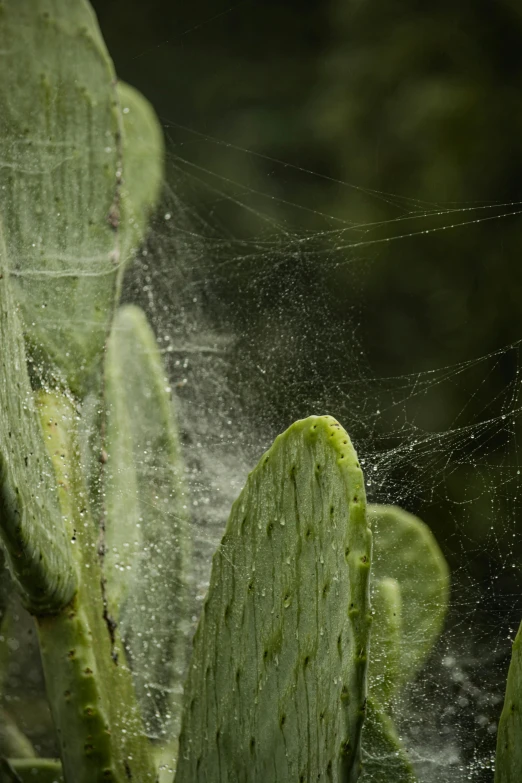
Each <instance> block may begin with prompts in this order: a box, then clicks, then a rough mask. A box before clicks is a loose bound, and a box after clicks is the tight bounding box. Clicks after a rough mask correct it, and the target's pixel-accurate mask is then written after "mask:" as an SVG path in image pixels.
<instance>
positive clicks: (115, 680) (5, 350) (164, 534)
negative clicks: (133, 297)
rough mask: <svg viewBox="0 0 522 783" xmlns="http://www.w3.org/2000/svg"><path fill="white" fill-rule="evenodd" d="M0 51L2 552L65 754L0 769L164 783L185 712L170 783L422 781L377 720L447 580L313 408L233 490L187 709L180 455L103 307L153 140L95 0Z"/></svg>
mask: <svg viewBox="0 0 522 783" xmlns="http://www.w3.org/2000/svg"><path fill="white" fill-rule="evenodd" d="M0 51H1V52H2V63H3V66H4V68H3V72H2V76H1V78H0V131H1V132H0V154H1V156H2V161H3V162H4V164H5V165H3V166H2V168H1V169H0V176H1V187H0V345H1V346H2V351H1V355H0V541H1V544H2V547H3V550H4V552H5V557H6V562H7V566H8V568H9V571H10V574H11V576H12V577H13V582H14V585H15V586H16V588H17V590H18V592H19V594H20V595H21V597H22V599H23V602H24V604H25V606H26V607H27V608H28V609H29V611H31V612H32V613H33V614H34V615H35V618H36V624H37V628H38V636H39V641H40V648H41V654H42V660H43V666H44V671H45V676H46V685H47V693H48V698H49V702H50V706H51V711H52V714H53V720H54V723H55V727H56V730H57V734H58V738H59V742H60V753H61V760H60V762H57V761H55V760H50V759H34V758H31V759H24V758H21V756H24V755H28V754H29V753H31V752H32V749H31V748H30V747H29V746H28V745H27V744H26V743H25V742H24V739H25V738H24V737H23V735H22V734H20V732H19V731H18V729H17V728H16V726H15V725H14V724H13V725H10V727H9V731H10V737H11V740H12V739H13V738H14V739H15V740H16V742H15V743H14V744H11V746H10V749H8V750H6V751H5V752H7V753H9V754H10V755H12V756H13V757H12V758H10V759H5V758H0V773H1V779H2V780H3V779H5V780H7V781H11V780H14V781H26V780H42V783H48V781H49V780H51V779H52V780H55V779H56V780H60V779H61V778H62V776H63V779H64V780H65V781H67V783H91V782H92V781H94V782H95V781H102V780H103V781H110V780H112V781H113V783H124V782H125V781H128V780H129V779H133V780H135V781H139V782H140V783H146V782H147V781H156V780H157V776H158V769H157V768H158V765H159V763H162V762H164V761H166V760H167V761H168V763H169V765H170V766H172V767H174V766H175V762H176V759H175V758H174V756H175V753H176V746H177V733H178V728H179V726H180V724H181V734H180V737H179V743H180V750H179V757H178V759H177V769H176V778H175V779H176V781H177V783H196V781H199V780H205V781H207V783H212V782H213V781H216V783H218V781H219V783H224V782H225V781H237V780H249V781H254V782H255V781H263V783H270V781H273V783H276V781H281V782H282V781H285V783H286V781H291V780H296V781H301V780H302V781H305V780H306V781H308V780H315V779H317V778H318V777H324V776H326V779H327V780H331V781H339V783H341V782H342V783H355V782H356V781H357V780H358V779H359V780H360V781H365V782H366V783H381V781H382V783H384V782H385V781H386V783H412V782H413V781H414V774H413V771H412V768H411V765H410V763H409V761H408V758H407V755H406V753H405V751H404V749H403V748H402V746H401V743H400V741H399V738H398V736H397V732H396V730H395V727H394V724H393V721H392V717H391V713H392V712H393V709H394V705H395V703H396V699H397V696H398V694H399V693H400V689H401V688H402V687H403V686H404V685H405V684H406V682H407V681H408V679H410V678H411V677H413V676H414V675H415V673H416V672H417V671H418V670H419V669H420V667H421V666H422V664H423V662H424V661H425V659H426V656H427V655H428V653H429V651H430V649H431V647H432V646H433V643H434V641H435V639H436V637H437V635H438V633H439V632H440V628H441V625H442V621H443V617H444V613H445V609H446V605H447V600H448V575H447V568H446V566H445V563H444V560H443V558H442V556H441V554H440V552H439V550H438V548H437V546H436V544H435V542H434V539H433V537H432V536H431V534H430V533H429V531H428V530H427V528H425V526H423V524H422V523H421V522H419V520H416V519H415V518H414V517H411V515H408V514H406V513H405V512H402V511H400V510H398V509H392V508H387V507H374V508H370V512H369V515H368V518H367V516H366V512H365V493H364V483H363V476H362V472H361V470H360V467H359V463H358V461H357V457H356V454H355V451H354V450H353V447H352V445H351V443H350V440H349V438H348V435H347V434H346V433H345V432H344V430H343V429H342V427H341V426H340V425H339V424H338V423H337V422H336V421H335V419H332V418H331V417H329V416H321V417H318V416H314V417H310V418H309V419H305V420H303V421H300V422H297V423H296V424H294V425H293V426H292V427H290V428H289V429H288V430H287V431H286V432H285V433H284V434H283V435H281V436H279V437H278V438H277V439H276V441H275V443H274V445H273V446H272V447H271V449H270V450H269V451H268V452H267V453H266V454H265V456H264V457H263V458H262V459H261V462H260V463H259V465H258V466H257V468H255V470H254V471H253V472H252V473H251V475H250V476H249V478H248V481H247V484H246V486H245V489H244V490H243V492H242V494H241V495H240V497H239V499H238V500H237V501H236V503H235V504H234V506H233V509H232V512H231V516H230V519H229V522H228V525H227V529H226V532H225V535H224V537H223V540H222V542H221V545H220V547H219V548H218V551H217V552H216V554H215V556H214V561H213V568H212V577H211V585H210V590H209V594H208V597H207V599H206V602H205V607H204V611H203V615H202V617H201V620H200V624H199V627H198V630H197V632H196V636H195V638H194V646H193V653H192V660H191V665H190V667H189V674H188V678H187V682H186V687H185V692H184V696H183V704H181V677H182V672H183V669H184V664H185V652H186V646H187V645H186V641H187V619H188V618H187V614H188V611H189V607H188V603H187V600H188V591H189V588H190V585H189V579H188V572H189V557H190V546H189V542H190V528H189V520H188V516H187V513H186V509H185V506H187V505H188V504H187V503H186V497H185V489H184V486H183V476H182V474H183V467H182V460H181V456H180V444H179V442H178V436H177V431H176V423H175V416H174V413H173V409H172V401H171V399H170V392H169V391H168V390H167V389H166V388H165V385H166V382H165V374H164V370H163V367H162V365H161V360H160V356H159V351H158V348H157V346H156V343H155V341H154V338H153V335H152V332H151V330H150V327H149V326H148V325H147V323H146V320H145V317H144V315H143V314H142V313H141V312H140V311H139V310H138V309H137V308H134V307H128V306H127V307H124V308H122V309H121V310H117V303H118V298H119V294H120V288H121V281H122V274H123V271H124V268H125V265H126V263H127V261H128V260H129V259H130V258H131V257H132V254H133V252H134V250H135V248H136V247H137V246H138V245H139V243H140V242H141V241H142V239H143V236H144V233H145V231H146V227H147V222H148V218H149V214H150V211H151V209H152V207H153V206H154V204H155V203H156V201H157V199H158V195H159V191H160V187H161V178H162V168H163V141H162V136H161V131H160V128H159V125H158V122H157V120H156V118H155V115H154V113H153V111H152V109H151V107H150V106H149V104H148V103H147V102H146V101H145V100H144V99H143V98H142V96H140V95H139V94H138V93H136V91H135V90H133V89H132V88H131V87H129V86H127V85H124V84H118V83H117V81H116V79H115V75H114V70H113V66H112V63H111V60H110V57H109V55H108V53H107V51H106V49H105V46H104V43H103V41H102V38H101V35H100V32H99V30H98V27H97V24H96V21H95V17H94V15H93V13H92V10H91V9H90V6H89V5H88V3H87V0H0ZM13 96H16V100H15V99H14V97H13ZM109 335H110V337H109ZM26 351H27V354H26ZM103 373H104V374H103ZM368 521H370V522H371V526H372V527H373V531H374V538H375V560H374V566H373V580H374V585H373V588H372V598H373V602H374V622H373V625H374V631H373V639H372V644H371V648H370V650H371V652H372V657H371V658H370V663H369V670H368V672H369V680H368V686H367V669H368V650H369V639H370V626H371V616H370V603H369V589H370V588H369V585H370V581H369V580H370V557H371V533H370V529H369V527H368ZM138 525H139V527H138ZM167 525H168V529H167ZM126 544H129V545H130V546H126ZM127 566H128V567H127ZM0 568H1V564H0ZM122 569H123V570H122ZM3 595H4V593H3V592H2V589H1V587H0V614H2V613H3V610H4V604H5V601H4V599H3ZM122 637H123V640H124V642H125V645H124V644H123V642H122ZM158 640H161V642H160V643H159V642H158ZM151 642H154V643H153V644H151ZM158 645H159V646H158ZM517 649H518V648H517ZM515 652H516V650H515V651H514V654H515ZM126 656H127V657H126ZM514 666H515V668H514V671H515V672H516V671H518V670H517V669H516V665H515V664H514ZM131 669H132V671H131ZM516 676H518V675H515V674H513V676H511V674H510V678H511V679H510V683H513V682H514V681H515V680H516ZM153 686H159V690H158V691H157V693H158V694H159V699H155V698H151V696H150V694H151V689H152V687H153ZM509 688H511V690H513V688H514V686H512V685H510V684H508V689H509ZM367 690H368V700H367ZM181 707H183V714H182V716H181ZM365 715H366V718H367V719H366V722H365V723H364V728H363V722H364V717H365ZM512 717H513V714H512V713H510V714H509V715H508V718H506V720H504V719H503V720H504V723H501V730H502V731H504V728H505V731H504V734H506V736H508V735H509V737H511V736H512V734H513V732H519V731H520V729H519V727H518V724H517V725H516V726H514V728H513V729H511V728H510V726H511V724H512V723H513V721H512ZM510 721H511V723H510ZM145 725H146V727H147V730H148V733H149V734H153V735H154V736H155V737H156V738H159V739H160V740H161V744H160V746H159V751H158V750H157V747H156V748H153V747H151V743H149V741H148V738H147V737H146V736H145V734H146V732H145ZM167 732H169V736H168V737H167V736H166V733H167ZM510 732H511V734H510ZM517 736H518V735H517ZM361 738H362V739H361ZM510 742H511V740H509V742H508V746H509V743H510ZM515 744H516V743H515ZM361 745H362V750H361ZM508 750H509V747H508V749H507V750H504V751H503V757H504V758H505V757H506V755H507V752H508ZM499 753H500V751H499ZM155 757H156V758H155ZM361 758H362V763H363V768H361ZM517 763H518V761H517ZM361 769H362V774H361ZM499 780H500V783H511V779H509V778H501V779H500V778H499Z"/></svg>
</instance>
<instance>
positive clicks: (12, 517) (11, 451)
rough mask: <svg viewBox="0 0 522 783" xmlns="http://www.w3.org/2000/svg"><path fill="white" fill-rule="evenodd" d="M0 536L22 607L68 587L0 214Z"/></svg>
mask: <svg viewBox="0 0 522 783" xmlns="http://www.w3.org/2000/svg"><path fill="white" fill-rule="evenodd" d="M0 346H1V351H0V541H1V543H2V544H3V546H4V548H5V552H6V556H7V560H8V565H9V570H10V571H11V574H12V576H13V578H14V579H15V581H16V583H17V585H18V588H19V591H20V594H21V596H22V599H23V601H24V604H25V605H26V607H27V608H28V609H29V610H30V611H32V612H34V613H42V612H52V611H56V610H57V609H60V608H61V607H62V606H64V605H65V604H67V603H68V602H69V601H70V600H71V598H72V596H73V594H74V591H75V589H76V576H75V572H74V567H73V560H72V555H71V552H70V546H69V541H68V537H67V533H66V529H65V525H64V523H63V520H62V516H61V512H60V508H59V505H58V499H57V495H56V485H55V480H54V475H53V470H52V466H51V463H50V460H49V458H48V456H47V453H46V451H45V446H44V441H43V437H42V431H41V428H40V422H39V420H38V416H37V413H36V410H35V406H34V401H33V395H32V391H31V387H30V384H29V377H28V375H27V370H26V358H25V350H24V344H23V337H22V331H21V326H20V322H19V319H18V314H17V312H16V306H15V303H14V301H13V297H12V292H11V289H10V287H9V280H8V275H7V251H6V246H5V242H4V241H3V236H2V224H1V220H0Z"/></svg>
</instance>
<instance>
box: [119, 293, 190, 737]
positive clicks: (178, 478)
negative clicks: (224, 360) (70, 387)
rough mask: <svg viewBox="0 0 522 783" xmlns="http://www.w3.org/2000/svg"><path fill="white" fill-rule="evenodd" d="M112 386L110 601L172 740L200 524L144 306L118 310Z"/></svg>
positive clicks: (141, 685)
mask: <svg viewBox="0 0 522 783" xmlns="http://www.w3.org/2000/svg"><path fill="white" fill-rule="evenodd" d="M105 389H106V402H107V439H106V449H107V455H108V461H107V476H106V492H105V498H106V511H107V514H106V524H105V558H104V570H105V575H106V579H107V583H106V584H107V599H108V602H109V608H110V612H111V614H112V615H113V617H114V619H116V620H117V621H118V622H119V624H120V628H121V633H122V635H123V638H124V640H125V644H126V649H127V652H128V654H129V656H130V660H131V662H132V668H133V672H134V680H135V684H136V690H137V694H138V698H139V700H140V704H141V705H142V709H143V712H144V717H145V719H146V722H147V725H148V730H149V733H152V734H153V735H154V736H156V737H157V738H161V739H165V736H166V737H169V736H170V735H173V736H177V735H178V733H179V727H180V718H181V692H182V682H183V678H184V675H185V669H186V659H187V653H188V632H189V627H188V617H187V615H188V613H189V609H188V602H189V586H188V582H189V570H190V551H191V546H190V527H189V519H188V513H187V506H188V499H187V495H186V490H185V485H184V465H183V462H182V459H181V449H180V443H179V438H178V433H177V426H176V420H175V412H174V408H173V401H172V393H171V390H170V387H169V382H168V379H167V377H166V374H165V369H164V367H163V363H162V360H161V356H160V353H159V349H158V346H157V344H156V340H155V338H154V334H153V332H152V329H151V328H150V326H149V325H148V323H147V320H146V318H145V315H144V313H143V312H142V311H141V310H140V309H139V308H137V307H131V306H127V307H122V308H121V309H120V310H119V311H118V312H117V315H116V318H115V321H114V325H113V329H112V333H111V337H110V340H109V345H108V351H107V357H106V362H105ZM167 716H168V717H167Z"/></svg>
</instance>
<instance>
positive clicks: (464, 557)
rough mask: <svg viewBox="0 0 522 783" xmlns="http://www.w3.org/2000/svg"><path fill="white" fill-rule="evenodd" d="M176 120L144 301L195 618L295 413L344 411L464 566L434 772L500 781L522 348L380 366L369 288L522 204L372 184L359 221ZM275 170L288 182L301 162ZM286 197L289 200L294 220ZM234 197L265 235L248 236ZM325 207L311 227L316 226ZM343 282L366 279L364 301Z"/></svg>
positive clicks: (361, 450) (436, 711)
mask: <svg viewBox="0 0 522 783" xmlns="http://www.w3.org/2000/svg"><path fill="white" fill-rule="evenodd" d="M165 130H166V132H167V134H169V135H170V147H169V150H170V151H169V161H168V167H169V171H170V175H169V182H170V183H173V184H171V186H170V189H169V190H168V192H167V193H166V195H165V198H164V201H163V204H162V207H161V210H160V212H159V214H158V216H157V219H156V221H155V224H154V227H153V231H152V233H151V236H150V238H149V241H148V243H147V245H146V247H144V248H143V249H142V250H141V251H140V254H139V256H138V258H137V260H136V263H135V265H134V267H133V270H132V272H131V273H130V275H129V276H128V278H127V281H126V287H125V292H124V296H125V298H126V299H127V300H131V301H134V302H138V303H139V304H141V305H142V306H143V307H144V308H145V310H146V311H147V314H148V316H149V318H150V319H151V321H152V323H153V325H154V329H155V332H156V335H157V338H158V341H159V344H160V347H161V351H162V353H163V356H164V359H165V362H166V366H167V368H168V373H169V378H170V384H171V387H172V389H173V390H174V392H175V399H176V402H177V406H178V418H179V423H180V428H181V432H182V438H183V447H184V459H185V462H186V471H187V476H188V481H189V489H190V500H189V505H190V512H191V517H192V520H193V525H194V549H195V564H194V570H195V577H196V588H195V590H194V593H195V595H194V613H193V616H192V621H193V623H194V624H195V623H196V621H197V617H198V610H199V607H201V603H202V600H203V597H204V595H205V592H206V588H207V586H208V580H209V574H210V566H211V556H212V553H213V551H214V550H215V548H216V546H217V545H218V543H219V540H220V536H221V534H222V531H223V528H224V525H225V522H226V519H227V516H228V513H229V510H230V506H231V504H232V502H233V500H234V499H235V498H236V497H237V495H238V494H239V492H240V490H241V487H242V486H243V483H244V481H245V478H246V476H247V473H248V471H249V470H251V469H252V468H253V467H254V466H255V464H256V463H257V461H258V459H259V458H260V456H261V454H262V453H263V451H264V450H265V449H266V448H267V447H268V446H269V445H270V443H271V441H272V440H273V438H274V436H275V435H276V434H277V433H279V432H281V431H282V430H283V429H285V428H286V427H287V426H288V425H289V424H290V423H291V422H292V421H293V420H294V419H296V418H300V417H303V416H306V415H309V414H311V413H325V412H328V413H330V414H333V415H334V416H336V417H337V418H338V419H339V420H340V421H341V423H342V424H343V426H345V428H346V429H347V430H348V431H349V433H350V435H351V437H352V439H353V441H354V443H355V446H356V448H357V451H358V454H359V457H360V461H361V464H362V466H363V468H364V471H365V476H366V486H367V493H368V497H369V500H370V501H371V502H378V503H391V504H397V505H400V506H402V507H403V508H405V509H407V510H409V511H412V512H414V513H416V514H417V515H418V516H420V517H421V518H422V519H424V520H425V521H426V522H427V523H428V524H429V525H430V527H431V528H432V530H433V531H434V533H435V535H436V537H437V540H438V542H439V544H440V546H441V547H442V549H443V551H444V554H445V555H446V557H447V559H448V562H449V564H450V568H451V584H452V591H451V607H450V611H449V616H448V619H447V622H446V626H445V631H444V633H443V635H442V637H441V639H440V641H439V643H438V645H437V646H436V649H435V650H434V652H433V653H432V655H431V656H430V659H429V662H428V664H427V665H426V666H425V668H424V669H423V671H422V672H421V674H420V676H419V677H418V678H417V680H416V681H415V682H414V683H412V684H411V685H410V686H409V687H408V688H407V689H406V692H405V693H404V695H403V697H402V699H401V703H400V705H399V707H398V720H399V725H400V732H401V736H402V738H403V740H404V743H405V745H406V747H407V748H408V750H409V752H410V755H411V758H412V759H413V760H414V762H415V765H416V768H417V771H418V773H419V779H420V781H425V782H426V783H430V781H435V780H443V781H445V782H446V781H447V782H448V783H450V782H451V781H464V780H473V781H491V780H492V768H493V766H492V765H493V760H494V749H495V739H496V734H495V733H496V725H497V721H498V718H499V715H500V710H501V706H502V702H503V694H504V687H505V678H506V674H507V666H508V663H509V656H510V642H511V641H512V640H513V638H514V634H515V633H516V629H517V627H518V623H519V616H520V614H521V601H520V597H519V595H520V576H519V563H520V552H521V550H522V547H521V545H522V540H521V536H520V533H519V532H518V526H517V522H518V517H519V513H520V469H519V466H518V461H519V451H518V438H519V433H520V398H519V389H520V378H519V374H520V366H519V365H520V362H519V352H520V342H518V341H511V342H510V343H509V344H505V345H500V346H497V347H495V348H494V349H493V350H487V351H485V352H484V353H483V354H482V355H478V356H477V355H468V356H465V357H460V358H458V359H457V360H456V361H452V362H450V363H441V364H439V365H436V364H433V366H430V365H429V364H427V363H426V362H425V361H420V360H419V359H418V357H417V358H415V359H414V360H412V362H411V364H408V358H407V357H406V359H405V360H404V361H403V362H402V363H401V364H400V370H401V371H400V372H399V373H394V372H393V367H392V366H390V365H388V367H387V369H388V370H390V369H391V370H392V372H389V371H388V372H382V371H381V372H377V371H376V370H375V367H374V364H375V362H374V357H373V354H372V351H373V350H374V346H372V345H371V341H370V345H368V341H367V340H366V335H367V334H368V332H370V333H371V331H372V328H374V327H375V323H376V322H377V323H378V322H379V319H382V318H385V317H386V315H385V314H384V315H383V313H381V312H379V311H377V310H375V309H372V304H373V303H372V301H371V298H370V297H368V296H367V293H366V285H367V284H368V280H369V279H370V271H371V270H372V268H374V267H375V266H376V265H378V264H379V263H381V262H382V256H383V254H384V255H385V254H386V252H387V251H388V248H389V246H390V245H395V246H397V247H398V249H399V253H398V255H396V256H394V257H393V258H392V259H391V260H390V263H395V264H396V263H397V260H396V259H397V258H400V248H401V247H403V246H404V245H405V244H406V243H408V242H411V241H416V242H417V243H418V244H417V246H418V248H419V252H420V253H422V252H424V251H426V250H427V248H428V247H429V245H430V243H431V242H432V240H433V236H434V235H437V234H440V233H444V234H446V235H447V236H448V237H449V239H448V241H449V242H451V241H452V238H455V241H457V239H458V236H459V233H460V232H463V231H465V232H469V233H473V232H474V231H477V228H478V227H480V226H482V225H483V224H484V222H492V223H493V224H494V226H495V228H496V229H497V230H499V232H500V231H501V228H500V227H501V226H502V224H503V222H504V221H508V220H509V221H516V220H519V218H517V216H518V215H519V214H520V212H521V211H522V210H521V206H520V204H519V203H514V202H512V203H495V202H491V203H474V204H471V203H465V204H449V205H448V204H440V203H437V204H433V203H427V202H422V201H419V200H416V199H412V198H405V197H403V196H399V195H396V194H391V193H380V192H375V191H372V192H370V191H364V189H362V188H357V190H359V191H361V192H362V194H363V196H364V198H365V199H369V200H370V201H379V202H380V204H384V205H386V209H387V210H388V213H389V215H390V217H388V218H387V219H383V220H379V221H373V222H366V223H365V222H357V221H350V219H349V215H347V218H346V219H342V220H341V219H340V218H339V217H338V216H333V215H328V214H324V213H319V212H317V211H316V212H314V210H311V209H310V207H308V206H304V205H302V204H299V203H292V202H289V201H288V200H286V199H280V198H278V197H277V198H276V197H275V196H274V194H273V191H269V192H267V193H262V192H260V191H259V189H258V188H254V187H253V188H249V187H248V186H247V185H245V183H244V180H242V181H241V182H238V181H235V180H234V178H233V177H227V176H225V175H223V174H218V173H216V172H213V171H210V170H208V169H207V168H205V167H203V166H201V165H199V164H197V163H195V162H194V161H193V160H191V159H190V155H189V154H187V147H189V144H188V142H187V138H188V139H189V140H190V138H192V139H193V138H194V137H197V139H198V140H199V142H200V143H201V142H202V143H205V144H217V145H219V144H220V142H219V141H217V140H215V139H212V138H208V137H203V135H202V134H200V133H195V134H191V132H189V131H187V129H182V130H183V133H184V141H183V142H178V141H177V140H176V135H175V132H176V131H177V130H179V128H177V127H176V126H173V125H172V123H168V122H165ZM223 146H224V147H227V148H229V147H230V145H223ZM239 152H240V154H241V155H246V156H247V157H248V156H249V155H250V154H254V153H249V152H248V151H239ZM273 164H274V169H275V172H276V176H277V173H279V174H280V173H281V170H284V168H285V167H286V165H287V164H285V163H284V161H283V162H279V161H273ZM307 176H310V177H314V176H319V175H315V174H314V173H313V172H307ZM338 184H339V185H340V186H341V187H345V188H351V187H353V186H351V185H350V184H349V183H338ZM354 189H355V188H354ZM274 201H275V202H277V206H278V207H279V206H280V204H281V202H284V207H285V209H286V210H287V212H286V214H285V217H284V218H281V217H278V214H277V209H274ZM288 210H289V211H290V212H291V211H292V210H293V211H294V212H295V213H299V220H298V221H295V222H292V220H291V219H289V218H288ZM231 211H233V212H234V213H235V216H236V219H237V218H238V216H239V221H238V222H239V224H240V223H241V217H243V219H244V222H245V223H247V224H248V226H249V230H246V231H245V232H241V235H239V234H240V232H239V231H238V232H236V233H234V232H232V231H230V229H229V228H228V227H227V226H229V225H230V221H227V220H226V216H227V214H228V213H230V212H231ZM308 212H311V213H313V221H311V222H312V223H313V225H314V228H313V229H310V230H307V229H306V227H303V224H302V223H300V222H299V221H301V220H302V216H303V213H308ZM318 221H319V222H321V221H322V222H323V224H324V226H323V228H317V225H318ZM252 226H254V227H255V228H254V229H253V230H252ZM396 274H397V275H400V268H397V269H396ZM339 280H342V281H343V282H344V285H345V286H346V287H347V288H348V289H350V290H349V293H348V294H347V295H346V296H344V297H343V295H342V294H338V292H337V291H336V290H335V288H336V286H338V285H339ZM369 300H370V301H369ZM340 301H341V304H339V302H340ZM340 307H341V308H343V312H342V314H341V316H340V314H339V308H340ZM390 307H392V305H390ZM372 325H373V326H372ZM469 328H470V329H473V328H475V324H474V323H470V325H469ZM379 329H380V330H383V329H386V325H385V324H383V323H381V324H380V326H379ZM485 344H486V343H485Z"/></svg>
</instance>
